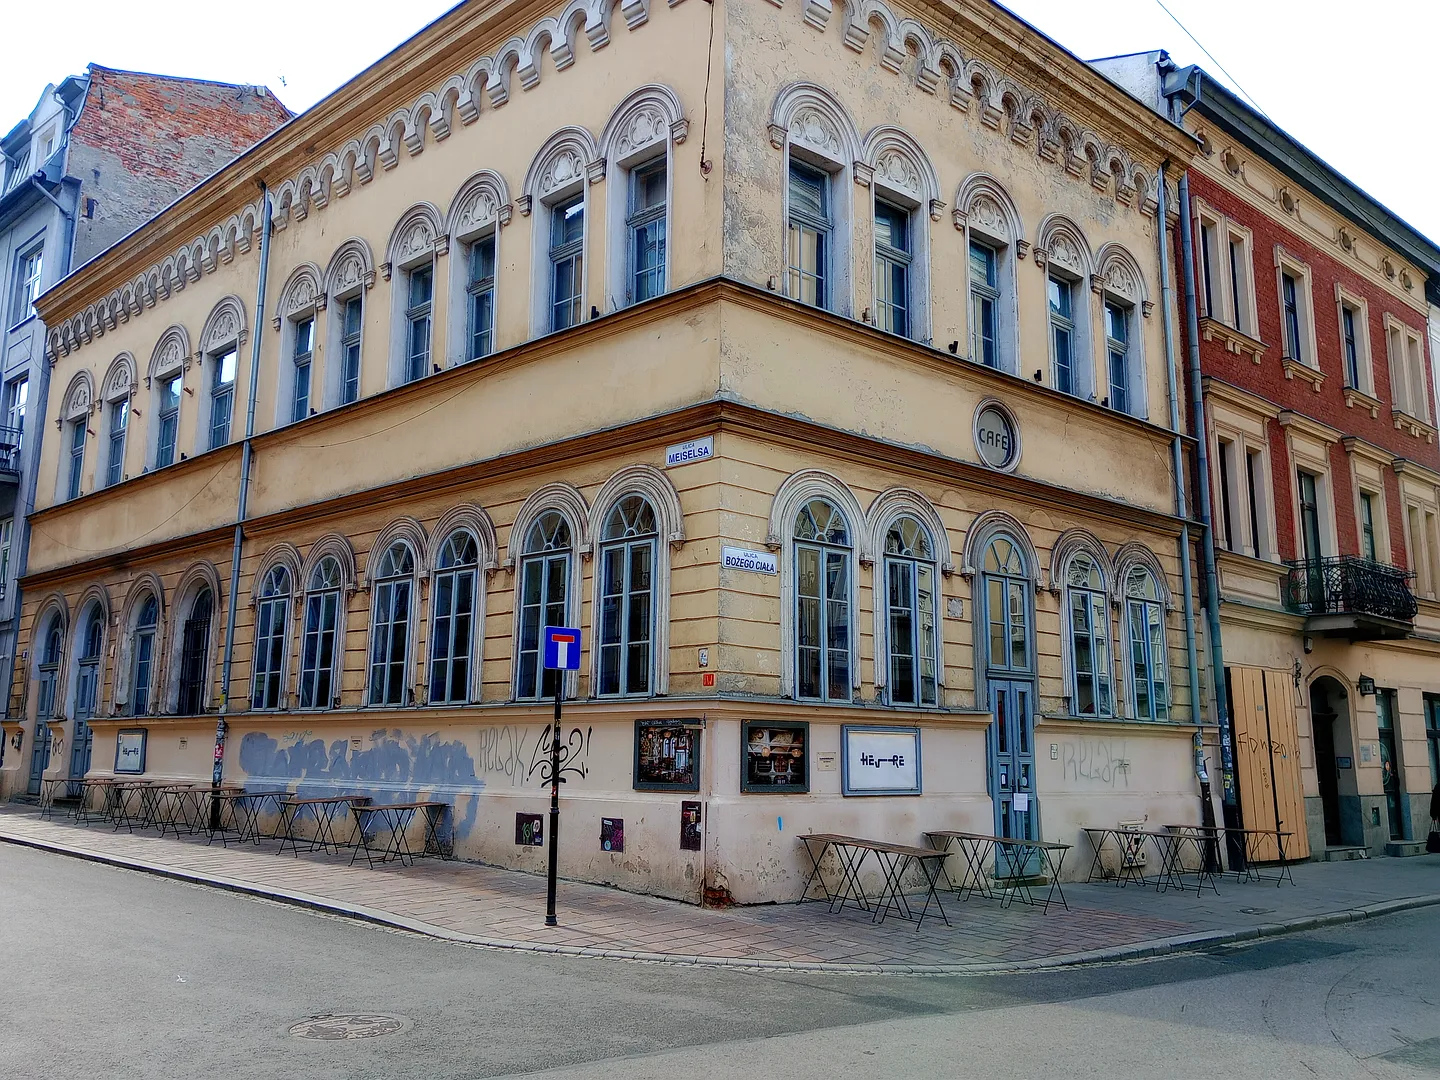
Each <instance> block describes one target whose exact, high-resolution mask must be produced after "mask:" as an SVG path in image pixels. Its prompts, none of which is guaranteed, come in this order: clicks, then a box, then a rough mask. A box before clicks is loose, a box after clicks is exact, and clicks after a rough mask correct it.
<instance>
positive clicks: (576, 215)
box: [520, 127, 602, 335]
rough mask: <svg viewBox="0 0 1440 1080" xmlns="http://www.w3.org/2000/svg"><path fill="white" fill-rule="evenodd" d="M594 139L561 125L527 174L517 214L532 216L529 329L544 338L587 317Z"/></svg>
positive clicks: (596, 176) (597, 175)
mask: <svg viewBox="0 0 1440 1080" xmlns="http://www.w3.org/2000/svg"><path fill="white" fill-rule="evenodd" d="M598 161H599V152H598V150H597V148H596V146H595V139H594V137H593V136H591V134H590V132H588V131H587V130H585V129H584V128H580V127H565V128H561V129H560V130H559V131H557V132H555V133H554V134H553V135H551V136H550V138H549V139H548V140H546V142H545V145H544V146H542V147H541V148H540V150H539V152H538V153H537V154H536V155H535V159H534V160H533V161H532V162H531V163H530V169H529V171H528V172H527V173H526V174H525V193H524V194H523V195H522V196H521V197H520V212H521V213H522V214H532V215H533V216H534V221H533V223H532V225H531V236H532V238H533V239H532V243H533V245H534V246H533V248H532V251H531V256H532V259H533V260H534V261H533V263H532V269H531V274H532V277H531V295H532V303H533V305H534V307H533V311H532V316H531V330H532V332H533V333H535V334H536V335H539V334H548V333H551V332H553V331H557V330H564V329H567V328H568V327H571V326H574V325H576V324H577V323H579V322H581V321H582V320H583V319H584V318H585V314H586V312H587V311H588V310H589V309H588V306H587V305H586V302H585V301H586V292H585V282H586V273H585V269H586V266H587V265H588V262H587V260H588V255H587V248H588V247H589V228H588V225H587V220H588V219H589V218H590V217H591V213H590V206H589V187H590V185H591V184H592V183H595V182H597V181H599V180H600V179H601V178H602V174H601V173H600V172H599V171H598V170H595V169H592V166H593V165H595V164H596V163H597V162H598Z"/></svg>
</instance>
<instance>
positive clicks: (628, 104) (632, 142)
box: [598, 83, 690, 311]
mask: <svg viewBox="0 0 1440 1080" xmlns="http://www.w3.org/2000/svg"><path fill="white" fill-rule="evenodd" d="M689 131H690V122H689V121H688V120H686V119H685V114H684V111H683V110H682V109H681V107H680V97H679V95H678V94H676V93H675V91H674V90H672V89H671V88H670V87H668V86H662V85H659V84H654V83H652V84H650V85H648V86H642V87H640V88H639V89H637V90H635V91H633V92H632V93H630V94H629V95H628V96H627V97H626V98H625V100H624V101H622V102H620V104H619V105H617V106H616V107H615V111H614V112H612V113H611V114H610V119H609V121H608V122H607V123H606V124H605V130H604V131H603V132H601V135H600V142H599V148H598V156H599V158H600V159H601V160H602V161H603V162H604V163H605V170H606V173H605V177H606V181H605V191H606V207H605V220H606V228H607V231H608V232H609V238H608V243H607V244H606V255H607V264H608V265H607V267H606V270H607V272H606V299H607V308H608V310H612V311H613V310H615V309H618V308H622V307H628V306H630V305H631V304H634V303H639V302H640V301H641V300H645V299H650V298H652V297H654V296H660V295H663V294H664V293H665V292H667V291H669V288H670V264H671V255H672V252H671V251H670V242H669V241H670V237H671V236H673V235H674V230H673V229H672V227H671V218H672V215H673V212H674V211H673V201H674V187H675V184H674V178H675V168H674V157H675V151H674V148H675V147H676V146H678V145H679V144H680V143H683V142H684V141H685V138H686V136H687V135H688V134H689ZM657 163H661V164H663V168H664V176H665V199H664V204H663V206H661V207H660V208H659V210H658V217H657V216H656V211H655V210H654V209H651V210H650V211H649V212H648V213H646V212H645V210H644V208H637V207H636V206H635V199H634V196H635V191H634V188H635V184H636V177H637V176H639V175H641V174H642V172H643V171H644V170H648V169H650V168H651V167H653V166H655V165H656V164H657ZM657 220H658V222H659V224H660V230H661V236H660V243H661V246H662V248H663V255H662V256H661V260H660V271H659V281H658V284H656V286H655V289H654V291H653V292H652V293H651V294H650V295H649V296H646V295H640V294H639V293H637V291H636V285H637V277H638V276H639V275H638V273H637V265H638V264H637V256H638V252H637V246H638V245H637V229H639V228H642V227H647V228H648V227H649V225H651V224H653V223H654V222H655V221H657ZM642 222H643V224H642ZM652 276H653V272H652Z"/></svg>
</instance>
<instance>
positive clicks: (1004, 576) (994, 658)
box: [981, 535, 1034, 672]
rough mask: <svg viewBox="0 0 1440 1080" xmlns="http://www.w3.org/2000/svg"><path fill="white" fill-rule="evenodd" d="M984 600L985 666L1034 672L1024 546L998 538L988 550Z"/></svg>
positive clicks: (1029, 599) (982, 588)
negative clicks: (1022, 547) (1022, 548)
mask: <svg viewBox="0 0 1440 1080" xmlns="http://www.w3.org/2000/svg"><path fill="white" fill-rule="evenodd" d="M983 569H984V577H983V579H982V586H981V599H982V600H983V602H984V604H985V617H984V619H983V625H984V626H985V628H986V629H985V633H986V639H985V646H986V652H985V663H986V667H987V669H988V670H990V671H992V672H1006V671H1018V672H1028V671H1032V670H1034V663H1033V661H1032V659H1031V650H1030V624H1031V622H1032V620H1033V601H1032V586H1031V580H1030V571H1029V567H1027V566H1026V562H1025V554H1024V552H1023V551H1022V550H1021V548H1020V545H1019V544H1018V543H1017V542H1016V541H1015V540H1014V538H1012V537H1010V536H1003V535H1002V536H997V537H996V538H995V539H994V540H992V541H991V542H990V546H989V547H988V548H986V549H985V563H984V568H983Z"/></svg>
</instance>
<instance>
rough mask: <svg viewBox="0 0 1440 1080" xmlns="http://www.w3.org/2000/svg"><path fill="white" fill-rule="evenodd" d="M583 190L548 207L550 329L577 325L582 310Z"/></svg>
mask: <svg viewBox="0 0 1440 1080" xmlns="http://www.w3.org/2000/svg"><path fill="white" fill-rule="evenodd" d="M584 271H585V194H584V192H581V193H580V194H579V195H576V196H574V197H572V198H570V199H567V200H565V201H563V202H560V203H557V204H556V205H555V206H553V207H551V208H550V329H551V330H565V329H567V328H569V327H571V326H575V325H577V324H578V323H579V322H580V321H581V320H582V319H583V318H584V317H585V315H584V312H585V307H584V305H585V279H584Z"/></svg>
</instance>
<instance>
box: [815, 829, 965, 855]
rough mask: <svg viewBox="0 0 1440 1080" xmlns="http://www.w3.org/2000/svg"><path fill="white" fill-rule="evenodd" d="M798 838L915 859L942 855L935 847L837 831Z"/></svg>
mask: <svg viewBox="0 0 1440 1080" xmlns="http://www.w3.org/2000/svg"><path fill="white" fill-rule="evenodd" d="M800 839H801V840H802V841H804V842H806V843H809V842H810V841H812V840H818V841H820V842H821V843H824V844H838V845H841V846H843V847H855V848H864V849H865V850H867V851H883V852H885V853H886V854H889V855H909V856H911V857H912V858H916V859H933V858H935V857H936V856H937V855H944V854H945V853H944V852H943V851H937V850H936V849H935V848H922V847H915V846H914V845H913V844H892V843H889V842H888V841H885V840H865V839H863V838H861V837H858V836H842V835H840V834H839V833H809V834H807V835H803V836H801V837H800Z"/></svg>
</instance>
